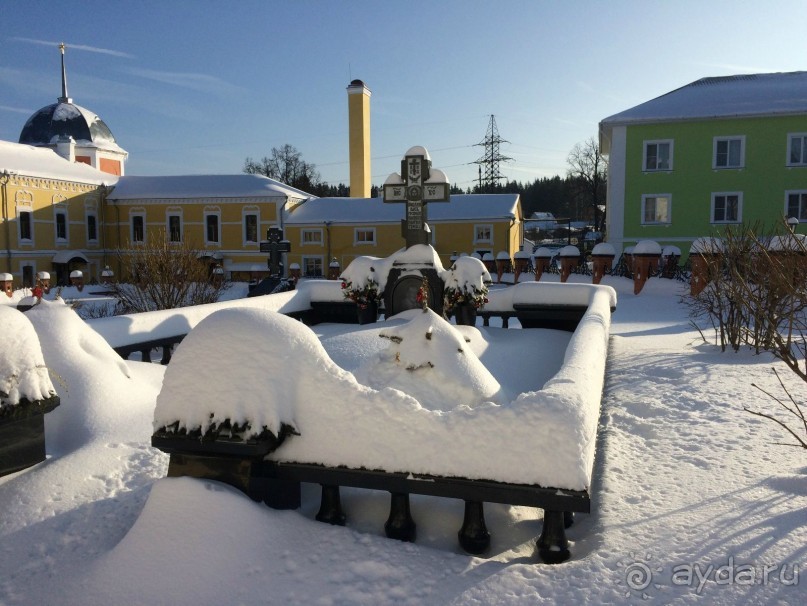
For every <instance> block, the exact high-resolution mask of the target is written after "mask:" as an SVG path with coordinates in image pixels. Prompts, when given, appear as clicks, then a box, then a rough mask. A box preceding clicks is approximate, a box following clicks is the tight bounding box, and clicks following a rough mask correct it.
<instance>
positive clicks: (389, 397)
mask: <svg viewBox="0 0 807 606" xmlns="http://www.w3.org/2000/svg"><path fill="white" fill-rule="evenodd" d="M425 248H430V247H425ZM413 255H414V256H416V255H417V253H416V252H413V251H412V249H411V248H410V249H408V250H407V251H406V254H405V255H398V257H397V259H396V260H395V261H391V260H389V259H387V260H377V262H375V263H372V262H365V261H364V260H363V261H362V262H361V263H360V264H359V265H361V266H362V267H363V268H364V269H363V271H365V270H371V271H372V272H373V276H374V277H373V280H374V281H376V282H377V283H378V284H379V290H382V291H383V290H384V289H385V286H386V284H385V283H386V278H387V275H388V273H389V271H390V270H389V268H391V267H398V268H401V267H404V268H406V267H408V264H412V263H413V262H414V261H415V260H414V259H413V258H412V256H413ZM401 256H405V257H407V258H406V260H405V263H402V260H401ZM435 257H436V255H435ZM429 262H430V263H434V265H432V267H434V270H435V272H436V273H437V274H439V275H445V276H449V275H450V276H452V278H453V279H457V270H456V267H455V268H452V269H453V270H454V271H453V273H450V270H445V269H443V268H442V266H440V265H439V258H436V263H435V259H434V258H432V259H431V260H430V261H429ZM474 262H475V263H478V261H476V260H474ZM480 266H481V263H480ZM410 271H413V270H410V269H405V271H404V272H402V276H401V279H404V278H406V277H408V275H407V272H410ZM346 274H348V275H350V268H348V269H347V270H346ZM461 279H463V278H461ZM468 279H469V280H470V279H471V278H468ZM350 281H351V282H353V283H354V284H356V283H359V282H361V281H362V278H361V277H360V276H352V279H351V280H350ZM340 286H341V284H340V283H339V282H330V283H329V282H327V281H319V282H309V283H307V284H306V283H301V288H300V289H299V290H298V291H296V292H294V293H283V294H282V295H270V296H267V297H258V298H256V299H257V300H255V299H254V300H252V301H250V302H249V303H247V304H244V305H238V304H231V305H229V308H228V309H219V310H217V311H215V312H214V313H210V314H209V315H206V316H205V317H197V318H194V319H193V320H191V318H190V317H189V315H188V313H189V312H184V314H185V315H184V316H183V318H182V320H179V319H177V318H176V316H175V315H173V314H168V313H167V312H166V313H165V317H164V318H163V321H161V322H160V324H161V325H168V324H176V323H180V324H181V323H182V322H185V323H186V327H187V328H188V329H190V327H191V324H193V329H192V330H190V331H189V333H188V335H187V337H185V338H184V340H183V341H182V344H181V345H180V346H179V347H178V349H177V351H176V354H175V355H174V357H173V359H172V361H171V364H170V365H169V366H168V368H167V370H166V374H165V380H164V383H163V387H162V391H161V392H160V394H159V396H158V399H157V406H156V409H155V415H154V426H155V430H156V431H155V434H154V437H153V443H154V445H155V446H158V447H159V448H161V449H163V450H165V451H166V452H169V453H171V464H170V466H169V475H171V476H177V475H192V476H196V477H204V478H210V479H218V480H223V481H225V482H228V483H230V484H233V485H235V486H237V487H239V488H240V489H242V490H243V491H244V492H246V493H247V494H249V495H250V496H251V497H252V498H253V499H255V500H263V501H265V502H266V503H267V504H270V505H272V506H274V507H279V508H296V507H298V506H299V504H300V483H301V482H305V483H319V484H321V485H322V487H323V490H322V506H321V508H320V511H319V514H318V516H317V519H320V520H323V521H328V522H331V523H344V519H345V514H344V513H343V512H342V510H341V504H340V497H339V486H357V487H363V488H374V489H379V490H386V491H388V492H390V493H391V494H392V499H391V510H390V515H389V518H388V520H387V524H386V526H385V529H386V531H387V535H388V536H391V537H394V538H399V539H404V540H413V539H414V536H415V525H414V521H413V520H412V518H411V516H410V513H409V500H408V499H409V494H410V493H414V494H428V495H436V496H445V497H453V498H457V499H462V500H464V501H465V520H464V523H463V527H462V529H461V530H460V533H459V537H460V542H461V544H462V545H463V547H464V548H465V549H466V550H467V551H470V552H472V553H480V552H483V551H485V549H486V548H487V546H488V544H489V534H488V532H487V529H486V526H485V522H484V518H483V512H482V503H483V502H485V501H488V502H500V503H510V504H514V505H530V506H534V507H540V508H543V509H544V530H543V533H542V535H541V538H540V539H539V541H538V547H539V555H540V557H541V559H543V560H544V561H549V562H552V561H562V560H564V559H566V558H567V557H568V555H569V554H568V550H567V542H566V538H565V531H564V528H565V525H566V524H568V523H570V520H571V516H570V512H575V511H577V512H587V511H588V510H589V507H590V495H589V491H590V487H591V481H592V469H593V462H594V453H595V445H596V437H597V431H596V430H597V423H598V418H599V406H600V398H601V394H602V387H603V377H604V371H605V362H606V354H607V344H608V335H609V325H610V315H611V311H612V309H614V308H615V305H616V294H615V291H614V290H613V289H612V288H610V287H606V286H594V285H583V284H570V285H566V284H535V283H522V284H519V285H517V286H514V287H512V288H509V289H506V290H501V291H498V292H497V293H496V296H492V297H491V299H490V301H489V304H490V305H491V308H492V309H493V311H498V312H500V313H516V312H517V310H518V308H519V306H521V307H524V306H527V307H529V306H534V307H541V308H551V309H552V310H555V311H558V310H562V309H563V308H564V307H570V308H573V309H575V310H577V311H579V309H580V308H582V309H583V312H582V313H580V318H579V323H578V324H577V327H576V329H575V330H574V332H573V333H571V332H560V331H556V330H546V329H544V330H534V329H530V330H522V331H503V330H502V329H493V328H485V327H483V328H482V329H478V328H476V327H466V326H454V325H452V324H450V323H448V322H447V321H446V320H445V319H443V318H442V317H441V316H440V315H438V314H436V313H434V312H433V311H431V310H429V309H426V308H424V309H409V310H407V311H404V312H402V313H400V314H397V315H395V316H392V317H391V318H388V319H387V320H386V321H385V322H384V323H383V324H380V325H372V326H371V327H369V328H368V327H364V328H362V329H359V330H355V329H354V330H350V331H345V330H344V329H341V330H340V332H339V334H338V336H337V335H332V336H330V337H328V333H329V328H328V326H329V325H316V326H314V327H313V330H312V328H311V327H309V326H307V325H306V324H305V323H303V322H300V321H298V320H297V319H293V318H290V317H286V316H285V315H284V314H283V313H277V311H281V312H291V311H293V312H294V313H295V315H297V316H298V317H300V318H302V319H305V318H306V316H305V313H304V312H305V308H306V307H310V305H311V303H312V302H320V303H322V302H327V301H333V302H334V303H337V302H339V299H340V298H343V297H344V295H341V294H339V295H338V294H337V293H338V292H339V291H336V290H335V288H338V287H340ZM424 288H426V286H424ZM499 293H501V294H499ZM491 294H492V295H493V294H494V293H491ZM261 303H263V304H261ZM197 313H198V314H199V316H202V315H204V311H199V310H197ZM300 314H302V315H300ZM141 315H143V316H145V315H147V314H141ZM113 320H115V319H109V321H108V322H106V323H104V325H103V326H102V324H101V323H99V322H94V323H93V326H94V327H95V328H96V329H98V328H99V327H101V328H102V330H107V329H109V328H110V327H111V326H113V325H115V324H119V323H120V322H121V321H122V320H118V321H117V322H113ZM197 320H198V321H197ZM544 320H545V318H544ZM130 321H131V320H130ZM567 327H568V326H567ZM127 328H128V330H129V331H131V325H129V326H128V327H127ZM315 331H317V332H315ZM502 332H506V333H507V336H503V335H501V334H500V333H502ZM318 333H319V334H318ZM502 338H508V339H509V338H516V339H521V340H523V342H524V345H525V349H526V348H531V349H533V350H534V351H536V352H538V351H541V350H543V351H545V352H547V354H548V355H547V356H545V357H542V358H541V359H538V360H536V365H537V366H538V368H536V370H535V372H534V373H530V375H529V376H528V377H522V378H519V379H518V380H516V381H505V380H499V379H498V378H497V377H495V376H494V375H493V374H492V373H491V372H490V371H489V370H488V369H487V368H486V365H485V364H484V363H483V359H486V358H487V359H490V358H491V357H492V356H495V355H496V349H497V341H499V340H500V339H502ZM547 344H549V345H550V346H549V347H543V348H542V347H541V346H542V345H547ZM564 350H565V354H564V355H562V356H561V355H559V353H558V352H559V351H564ZM205 360H209V361H210V364H205V363H203V361H205ZM211 373H213V374H214V375H215V377H216V381H215V388H214V389H208V390H202V391H200V390H198V389H196V386H198V385H201V384H205V383H206V382H209V378H210V375H211ZM189 394H193V396H192V397H191V396H189Z"/></svg>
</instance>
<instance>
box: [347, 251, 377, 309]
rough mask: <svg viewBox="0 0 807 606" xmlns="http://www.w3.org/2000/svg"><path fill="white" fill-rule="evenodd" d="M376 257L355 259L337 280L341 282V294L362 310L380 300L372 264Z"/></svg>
mask: <svg viewBox="0 0 807 606" xmlns="http://www.w3.org/2000/svg"><path fill="white" fill-rule="evenodd" d="M376 261H378V258H377V257H369V256H363V257H356V258H355V259H353V261H352V262H351V263H350V265H348V266H347V267H346V268H345V271H343V272H342V275H341V276H339V278H340V279H341V280H342V294H343V295H344V297H345V299H349V300H351V301H353V302H354V303H355V304H356V305H358V306H359V308H361V309H364V308H366V307H367V306H368V305H370V304H371V303H375V302H376V301H378V299H379V298H380V296H381V294H380V291H379V284H378V283H379V278H378V275H377V274H376V270H375V267H373V264H374V263H375V262H376Z"/></svg>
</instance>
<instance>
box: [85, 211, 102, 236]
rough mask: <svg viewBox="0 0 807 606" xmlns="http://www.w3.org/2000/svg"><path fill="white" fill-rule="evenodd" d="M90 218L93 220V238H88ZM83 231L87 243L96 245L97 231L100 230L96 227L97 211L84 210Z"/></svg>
mask: <svg viewBox="0 0 807 606" xmlns="http://www.w3.org/2000/svg"><path fill="white" fill-rule="evenodd" d="M90 217H92V218H93V219H95V237H94V238H91V237H90ZM84 229H85V231H86V234H87V242H88V243H92V244H98V240H99V237H98V231H99V229H100V228H99V226H98V211H96V210H85V211H84Z"/></svg>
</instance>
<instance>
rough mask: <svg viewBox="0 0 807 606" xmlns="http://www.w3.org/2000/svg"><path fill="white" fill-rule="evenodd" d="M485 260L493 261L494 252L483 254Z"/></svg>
mask: <svg viewBox="0 0 807 606" xmlns="http://www.w3.org/2000/svg"><path fill="white" fill-rule="evenodd" d="M482 260H483V261H493V253H485V254H484V255H483V256H482Z"/></svg>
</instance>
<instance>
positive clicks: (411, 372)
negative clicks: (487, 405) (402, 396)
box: [356, 257, 502, 410]
mask: <svg viewBox="0 0 807 606" xmlns="http://www.w3.org/2000/svg"><path fill="white" fill-rule="evenodd" d="M469 258H470V257H469ZM480 264H481V263H480ZM396 318H397V319H402V320H407V322H406V323H405V324H399V325H396V326H392V327H389V328H386V329H384V330H382V332H381V334H380V336H381V337H383V338H386V339H389V341H390V344H389V347H388V348H387V349H386V351H384V352H382V354H381V355H380V356H378V357H377V358H374V359H371V360H369V361H368V363H366V364H365V365H363V366H362V367H361V368H360V369H358V370H357V371H356V378H357V379H358V380H359V381H360V382H361V383H363V384H365V385H369V386H370V387H373V388H375V389H383V388H384V387H392V388H395V389H399V390H401V391H402V392H404V393H406V394H409V395H411V396H413V397H414V398H415V399H417V400H418V402H420V404H421V406H423V407H424V408H428V409H430V410H446V409H451V408H454V407H456V406H457V405H465V406H470V407H475V406H477V405H479V404H481V403H483V402H486V401H497V400H501V394H502V388H501V385H499V383H498V381H496V379H495V378H493V375H491V374H490V372H489V371H488V370H487V369H486V368H485V367H484V365H483V364H482V362H480V361H479V358H477V357H476V356H475V355H474V353H473V352H472V351H471V348H470V347H468V343H466V341H465V337H464V336H463V335H462V334H461V333H460V332H459V331H458V330H457V329H456V328H455V327H454V326H452V325H451V324H450V323H448V322H446V321H445V320H444V319H443V318H441V317H440V316H438V315H437V314H436V313H434V312H433V311H432V310H430V309H428V310H425V311H424V310H420V309H410V310H407V311H404V312H402V313H400V314H398V315H397V316H396Z"/></svg>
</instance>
